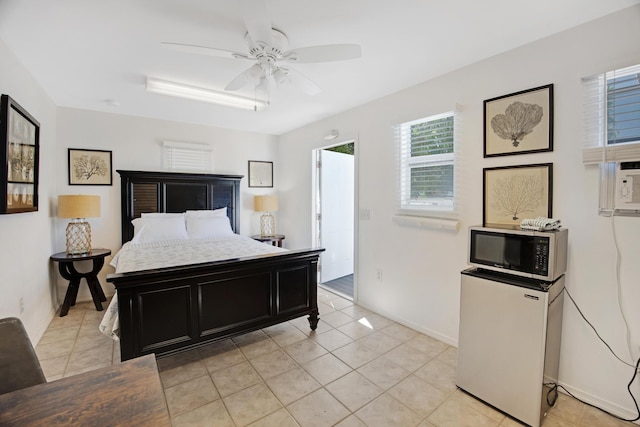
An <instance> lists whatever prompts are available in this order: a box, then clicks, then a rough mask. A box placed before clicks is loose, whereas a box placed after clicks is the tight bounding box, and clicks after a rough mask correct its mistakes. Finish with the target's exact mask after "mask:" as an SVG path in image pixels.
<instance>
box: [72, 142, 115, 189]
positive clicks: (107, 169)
mask: <svg viewBox="0 0 640 427" xmlns="http://www.w3.org/2000/svg"><path fill="white" fill-rule="evenodd" d="M67 157H68V178H69V185H113V160H112V152H111V151H108V150H88V149H84V148H69V150H68V156H67Z"/></svg>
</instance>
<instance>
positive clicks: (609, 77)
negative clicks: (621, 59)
mask: <svg viewBox="0 0 640 427" xmlns="http://www.w3.org/2000/svg"><path fill="white" fill-rule="evenodd" d="M583 88H584V150H583V162H584V163H585V164H596V163H603V162H618V161H629V160H637V159H640V64H639V65H634V66H631V67H626V68H621V69H618V70H614V71H609V72H607V73H602V74H598V75H595V76H591V77H586V78H584V79H583Z"/></svg>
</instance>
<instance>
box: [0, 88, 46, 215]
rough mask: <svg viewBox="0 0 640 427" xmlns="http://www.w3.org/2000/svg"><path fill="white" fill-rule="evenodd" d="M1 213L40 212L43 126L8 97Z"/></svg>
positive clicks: (1, 112) (0, 116)
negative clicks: (39, 195)
mask: <svg viewBox="0 0 640 427" xmlns="http://www.w3.org/2000/svg"><path fill="white" fill-rule="evenodd" d="M0 132H1V134H2V135H1V136H0V140H1V142H0V144H2V147H3V148H2V150H0V152H2V154H0V163H1V164H2V166H3V167H4V168H5V169H4V173H3V174H2V181H0V187H1V189H0V193H1V194H0V214H10V213H20V212H33V211H37V210H38V170H39V168H38V166H39V154H40V123H38V121H37V120H36V119H34V118H33V117H32V116H31V115H30V114H29V113H28V112H27V111H26V110H25V109H24V108H22V107H21V106H20V105H19V104H18V103H17V102H16V101H14V100H13V99H12V98H11V97H10V96H9V95H2V97H1V98H0Z"/></svg>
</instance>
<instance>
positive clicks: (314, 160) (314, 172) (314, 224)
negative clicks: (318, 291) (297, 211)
mask: <svg viewBox="0 0 640 427" xmlns="http://www.w3.org/2000/svg"><path fill="white" fill-rule="evenodd" d="M351 142H353V163H354V164H353V172H354V174H353V175H354V178H353V302H354V303H356V302H357V301H358V278H359V276H360V274H359V270H358V266H359V262H358V254H359V253H360V250H359V240H360V239H359V235H360V230H359V223H360V221H358V218H359V215H360V214H359V212H360V209H359V205H360V203H359V180H358V176H359V173H358V169H359V167H358V166H359V154H358V152H359V143H358V134H357V133H356V134H355V135H353V136H349V135H348V136H345V137H342V136H340V137H339V138H338V139H336V140H335V142H333V143H332V144H327V143H326V142H325V144H320V145H319V146H318V147H316V148H314V149H313V150H312V151H311V241H312V242H313V245H314V246H319V244H318V239H319V238H320V233H319V230H318V211H319V202H320V200H319V199H320V180H319V170H318V168H317V164H318V153H319V152H320V151H321V150H324V149H327V148H332V147H337V146H340V145H345V144H349V143H351ZM319 284H320V282H319V281H318V285H319Z"/></svg>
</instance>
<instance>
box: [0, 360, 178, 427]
mask: <svg viewBox="0 0 640 427" xmlns="http://www.w3.org/2000/svg"><path fill="white" fill-rule="evenodd" d="M26 425H29V426H70V425H73V426H154V427H156V426H167V427H169V426H171V421H170V419H169V411H168V409H167V403H166V400H165V397H164V392H163V390H162V384H161V383H160V375H159V374H158V366H157V364H156V359H155V357H154V356H153V355H147V356H142V357H138V358H136V359H131V360H128V361H126V362H123V363H118V364H115V365H112V366H109V367H106V368H102V369H97V370H95V371H90V372H85V373H82V374H79V375H74V376H71V377H67V378H63V379H60V380H57V381H52V382H50V383H46V384H39V385H36V386H33V387H28V388H25V389H22V390H17V391H14V392H12V393H7V394H3V395H0V426H26Z"/></svg>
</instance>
